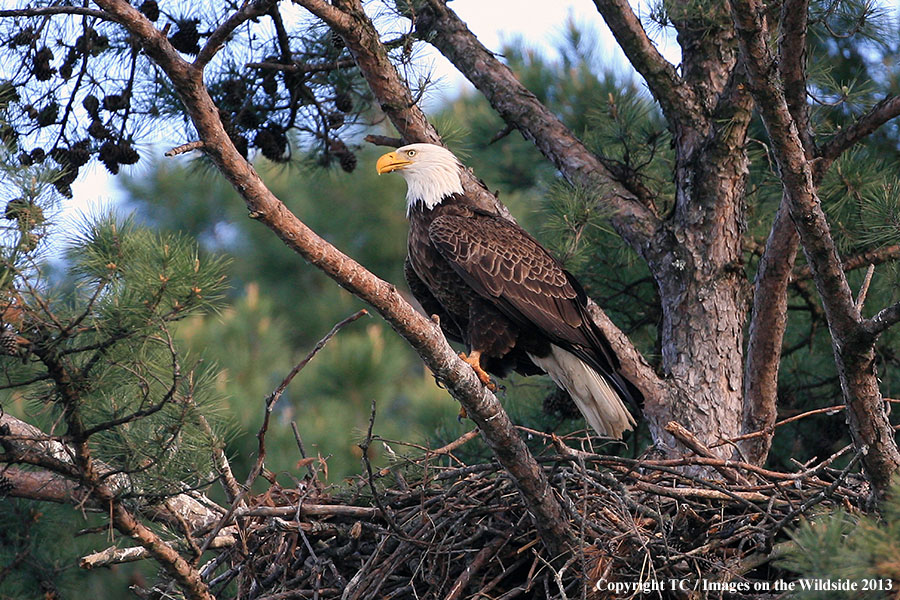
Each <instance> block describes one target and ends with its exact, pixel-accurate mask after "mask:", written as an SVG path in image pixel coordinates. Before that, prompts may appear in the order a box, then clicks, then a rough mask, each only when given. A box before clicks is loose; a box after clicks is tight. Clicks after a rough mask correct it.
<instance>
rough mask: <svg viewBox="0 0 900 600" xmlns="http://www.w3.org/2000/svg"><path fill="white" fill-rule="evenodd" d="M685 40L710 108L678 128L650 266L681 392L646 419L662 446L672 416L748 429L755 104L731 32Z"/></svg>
mask: <svg viewBox="0 0 900 600" xmlns="http://www.w3.org/2000/svg"><path fill="white" fill-rule="evenodd" d="M681 38H683V39H682V43H684V44H688V45H689V46H691V47H692V48H693V49H694V50H695V51H694V52H693V53H692V54H691V55H692V57H693V59H692V60H691V61H689V64H686V66H685V73H684V74H685V77H686V81H687V82H688V83H690V84H692V88H693V89H694V90H695V93H696V95H697V97H698V98H700V100H701V102H702V103H703V105H705V106H708V107H710V108H709V109H707V111H704V113H703V114H702V115H698V116H699V117H700V118H697V119H695V120H694V121H691V122H686V121H678V122H676V123H675V124H674V126H673V130H674V134H675V147H676V170H675V182H676V186H677V188H676V198H675V210H674V213H673V214H672V216H671V218H670V219H669V220H667V222H666V225H665V226H664V227H663V228H662V230H661V233H660V234H659V235H658V236H657V239H656V240H655V242H654V249H655V252H654V253H652V254H651V256H650V260H649V264H650V268H651V271H652V272H653V274H654V278H655V279H656V283H657V287H658V289H659V295H660V299H661V307H662V326H661V328H660V342H661V343H660V345H661V349H662V364H661V369H662V372H663V374H664V375H665V376H667V377H668V378H670V379H671V381H672V382H673V384H674V385H675V387H677V388H678V389H679V391H680V395H681V398H680V399H679V400H678V401H677V402H672V403H671V404H670V405H669V407H668V410H667V411H665V412H666V413H668V414H663V415H659V416H656V415H651V416H650V419H649V422H650V427H651V430H652V431H653V433H654V436H655V437H656V439H658V440H662V441H663V442H664V443H666V445H669V444H672V443H674V438H672V437H671V436H670V435H669V434H668V433H667V432H666V431H665V429H664V428H665V425H666V423H667V422H668V420H673V419H674V420H675V421H678V422H679V423H681V424H682V425H684V426H685V427H686V428H687V429H688V430H690V431H691V432H693V433H694V434H695V435H696V436H697V437H698V438H699V439H700V440H701V441H702V442H704V443H705V444H706V445H713V444H715V443H716V442H718V441H720V440H722V439H727V438H732V437H735V436H737V435H740V433H742V431H741V421H742V417H741V415H742V412H743V372H744V352H743V329H744V324H745V322H746V320H747V312H748V304H747V297H748V294H747V282H746V277H745V275H744V272H743V257H742V248H743V243H742V237H743V234H744V231H745V229H746V222H745V214H744V193H745V186H746V178H747V173H748V158H747V154H746V152H745V149H744V145H745V141H746V132H747V127H748V125H749V122H750V116H751V106H752V104H751V99H750V97H749V94H747V93H746V92H745V91H744V90H743V87H742V86H741V85H740V83H739V80H738V79H736V77H735V74H734V67H735V64H736V59H735V41H734V38H733V34H732V33H731V32H730V31H728V30H726V29H722V30H716V31H703V32H697V31H695V30H692V29H691V28H690V26H687V27H686V28H685V31H684V32H682V33H680V39H681ZM688 38H690V39H688ZM723 59H724V60H723ZM659 417H662V418H661V419H660V418H659ZM681 451H682V450H681V449H679V450H675V452H676V453H678V452H681ZM720 452H721V453H722V455H723V456H730V454H731V452H732V449H731V447H730V446H727V445H726V446H721V450H720Z"/></svg>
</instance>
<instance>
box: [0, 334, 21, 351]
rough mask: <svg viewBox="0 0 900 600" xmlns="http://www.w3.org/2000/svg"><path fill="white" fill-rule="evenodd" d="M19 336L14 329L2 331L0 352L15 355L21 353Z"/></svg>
mask: <svg viewBox="0 0 900 600" xmlns="http://www.w3.org/2000/svg"><path fill="white" fill-rule="evenodd" d="M18 338H19V336H17V335H16V334H15V332H13V331H4V332H3V333H0V354H2V355H5V356H15V355H17V354H18V353H19V339H18Z"/></svg>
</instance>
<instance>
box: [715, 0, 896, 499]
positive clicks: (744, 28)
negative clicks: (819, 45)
mask: <svg viewBox="0 0 900 600" xmlns="http://www.w3.org/2000/svg"><path fill="white" fill-rule="evenodd" d="M730 4H731V12H732V17H733V19H734V23H735V28H736V30H737V33H738V37H739V42H740V49H741V58H742V62H743V66H744V69H745V70H746V72H747V80H748V83H749V86H750V89H751V91H752V93H753V97H754V99H755V100H756V104H757V107H758V109H759V112H760V115H761V116H762V119H763V123H764V124H765V126H766V130H767V131H768V134H769V139H770V141H771V143H772V150H773V153H774V155H775V160H776V162H777V164H778V170H779V173H780V176H781V182H782V186H783V188H784V195H785V198H784V199H785V201H786V204H787V206H788V208H789V210H790V214H791V217H792V219H793V221H794V225H795V227H796V228H797V231H798V233H799V235H800V242H801V245H802V248H803V251H804V254H805V255H806V260H807V262H808V263H809V264H810V266H811V268H812V274H813V281H814V282H815V284H816V289H817V291H818V293H819V296H820V297H821V298H822V302H823V305H824V307H825V314H826V318H827V320H828V325H829V329H830V331H831V334H832V347H833V349H834V354H835V362H836V365H837V369H838V374H839V376H840V378H841V388H842V390H843V393H844V400H845V402H846V403H847V407H848V411H847V415H848V422H849V425H850V433H851V436H852V437H853V440H854V443H855V444H856V446H857V448H858V450H859V451H860V452H863V464H864V465H865V468H866V474H867V476H868V477H869V479H870V481H871V482H872V484H873V487H874V489H875V490H876V492H877V493H878V494H879V495H881V494H884V493H886V491H887V489H888V487H889V486H890V482H891V478H892V476H893V474H894V473H895V472H896V471H897V470H898V468H900V451H898V448H897V444H896V442H895V440H894V436H893V429H892V427H891V424H890V422H889V421H888V419H887V415H886V413H885V411H884V408H883V403H882V401H881V392H880V390H879V388H878V379H877V377H876V375H875V370H874V368H873V366H872V364H873V362H874V339H872V338H871V336H869V335H868V334H867V332H866V331H865V328H864V327H863V320H862V317H861V315H860V313H859V310H858V309H857V307H856V303H855V302H854V299H853V294H852V292H851V290H850V286H849V284H848V283H847V279H846V277H845V275H844V271H843V269H842V265H841V261H840V258H839V256H838V252H837V248H836V246H835V243H834V240H833V238H832V237H831V233H830V229H829V226H828V222H827V220H826V218H825V214H824V212H823V210H822V206H821V203H820V202H819V198H818V195H817V193H816V186H815V183H814V179H813V173H812V165H811V162H810V161H809V160H808V159H807V157H806V155H805V151H804V148H803V143H802V141H801V139H800V135H799V132H798V130H797V124H796V122H795V120H794V119H793V116H792V115H791V113H790V110H789V108H788V104H787V100H786V98H785V93H784V90H783V88H782V87H781V86H780V77H779V75H778V72H777V67H776V65H775V60H774V58H773V56H772V55H771V52H770V50H769V45H768V31H767V26H766V23H765V17H764V6H763V5H762V3H761V2H760V0H731V3H730Z"/></svg>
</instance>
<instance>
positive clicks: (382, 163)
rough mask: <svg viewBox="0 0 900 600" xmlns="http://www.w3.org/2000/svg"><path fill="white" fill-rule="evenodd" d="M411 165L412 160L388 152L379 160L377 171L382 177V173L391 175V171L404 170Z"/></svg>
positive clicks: (376, 164)
mask: <svg viewBox="0 0 900 600" xmlns="http://www.w3.org/2000/svg"><path fill="white" fill-rule="evenodd" d="M411 164H412V161H411V160H409V159H407V158H404V157H402V156H400V155H399V154H397V153H396V152H388V153H387V154H383V155H382V156H381V158H379V159H378V162H376V163H375V170H376V171H378V174H379V175H381V174H382V173H390V172H391V171H396V170H397V169H402V168H404V167H406V166H408V165H411Z"/></svg>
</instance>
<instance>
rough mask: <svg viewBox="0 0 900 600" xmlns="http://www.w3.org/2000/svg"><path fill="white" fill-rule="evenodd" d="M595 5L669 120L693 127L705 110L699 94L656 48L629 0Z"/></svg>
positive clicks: (605, 0)
mask: <svg viewBox="0 0 900 600" xmlns="http://www.w3.org/2000/svg"><path fill="white" fill-rule="evenodd" d="M594 5H595V6H596V7H597V11H598V12H599V13H600V14H601V15H602V16H603V20H604V21H606V25H607V26H608V27H609V29H610V31H612V33H613V35H614V36H615V38H616V41H617V42H619V46H621V48H622V50H623V51H624V52H625V56H627V57H628V60H629V62H631V65H632V66H633V67H634V68H635V70H636V71H637V72H638V73H640V74H641V76H642V77H643V78H644V80H645V81H646V82H647V86H648V87H649V88H650V93H651V94H653V97H654V98H656V100H657V101H658V102H659V105H660V107H661V108H662V111H663V114H664V115H665V117H666V119H667V120H668V121H669V122H670V123H672V124H673V125H675V126H676V127H689V126H693V123H694V122H695V121H696V119H697V115H698V114H702V113H703V109H702V107H701V106H700V105H699V103H698V101H697V97H696V95H695V94H694V92H693V90H691V88H690V86H688V85H686V84H685V82H684V81H683V80H682V79H681V77H680V76H679V75H678V72H677V71H676V69H675V66H674V65H672V64H671V63H670V62H669V61H667V60H666V59H665V58H664V57H663V55H662V54H660V53H659V50H657V49H656V45H654V43H653V41H652V40H651V39H650V37H649V36H648V35H647V32H646V31H645V30H644V27H643V26H642V25H641V21H640V19H638V17H637V15H635V14H634V11H633V10H632V8H631V5H630V4H629V2H628V1H627V0H594Z"/></svg>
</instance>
